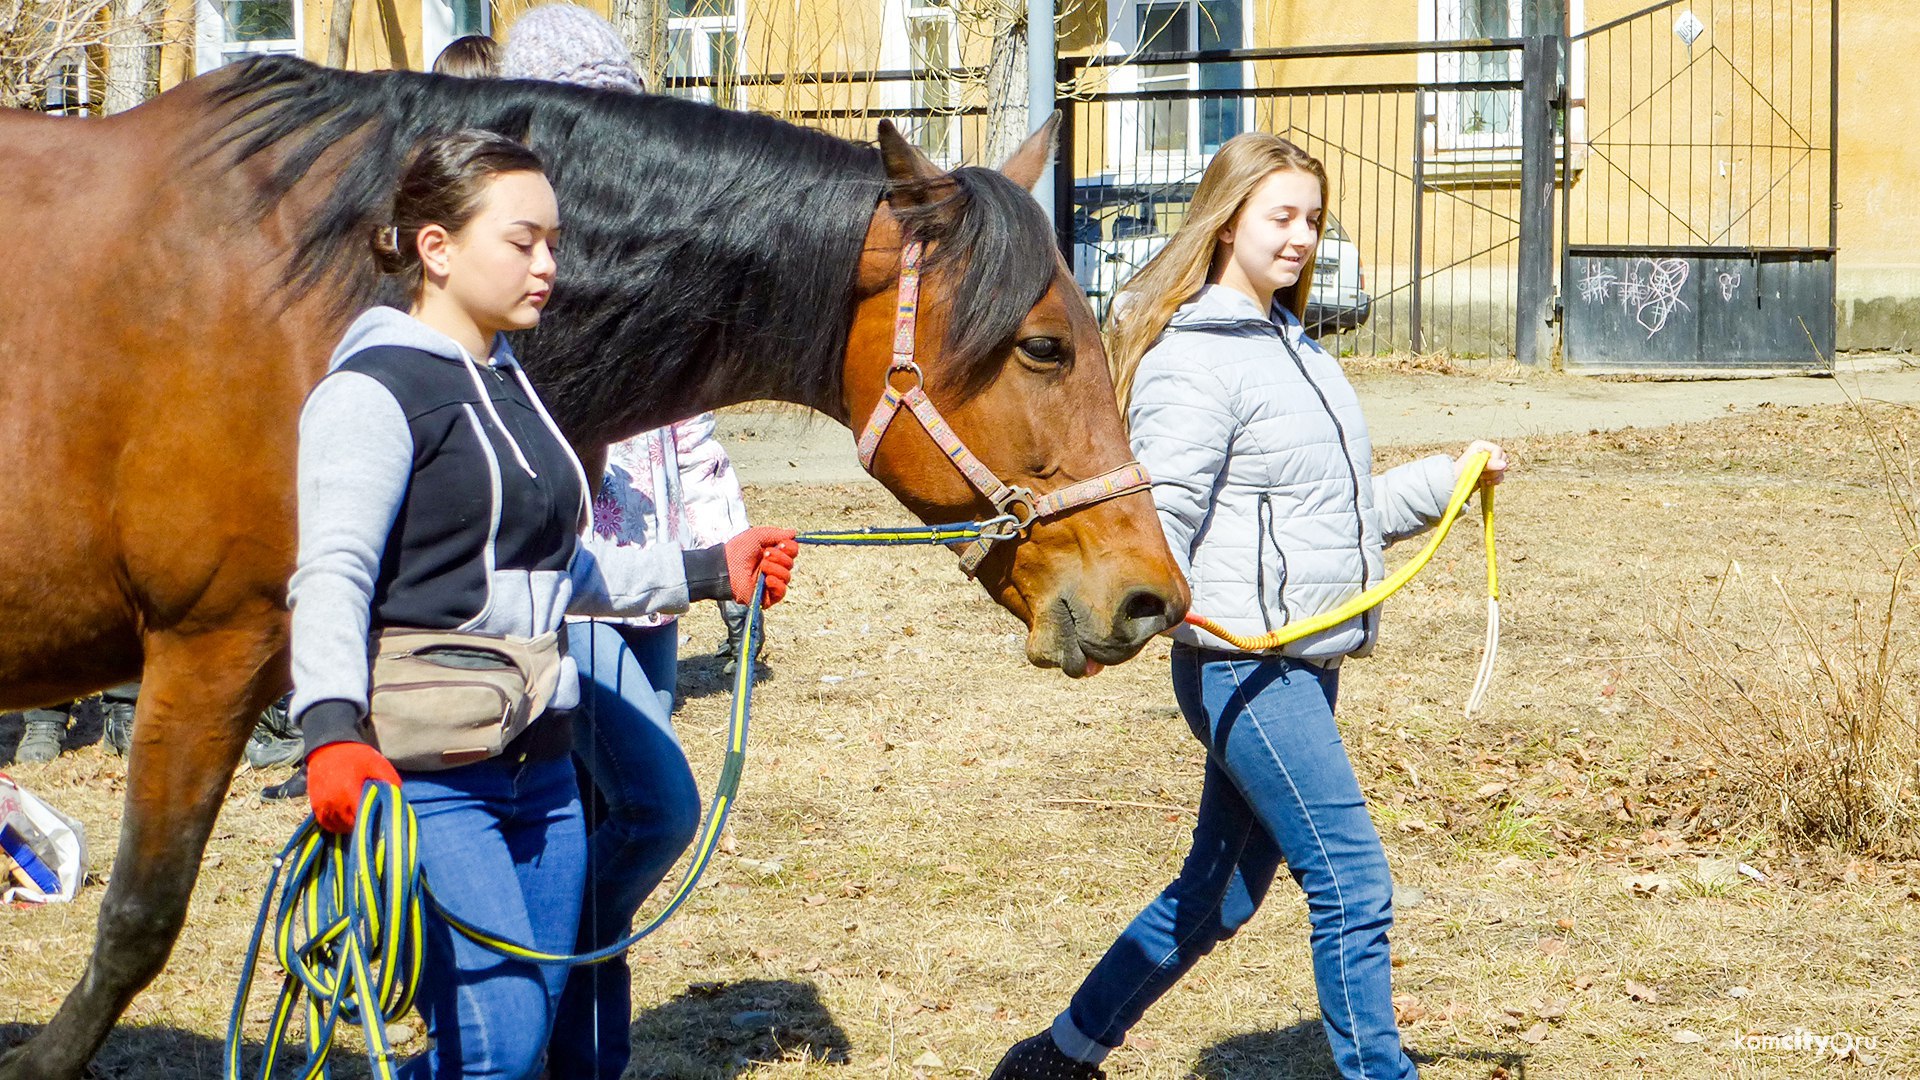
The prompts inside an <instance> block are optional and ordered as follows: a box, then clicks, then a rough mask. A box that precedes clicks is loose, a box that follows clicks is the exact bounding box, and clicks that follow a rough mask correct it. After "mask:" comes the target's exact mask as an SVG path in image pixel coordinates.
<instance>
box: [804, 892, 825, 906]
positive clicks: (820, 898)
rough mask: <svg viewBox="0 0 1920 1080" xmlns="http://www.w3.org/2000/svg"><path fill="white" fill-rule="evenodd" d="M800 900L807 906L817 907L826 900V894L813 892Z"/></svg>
mask: <svg viewBox="0 0 1920 1080" xmlns="http://www.w3.org/2000/svg"><path fill="white" fill-rule="evenodd" d="M800 902H801V903H803V904H805V905H807V906H808V907H819V906H820V905H821V904H824V903H826V902H827V894H826V893H814V894H813V895H812V896H809V897H807V898H806V899H804V900H802V901H800Z"/></svg>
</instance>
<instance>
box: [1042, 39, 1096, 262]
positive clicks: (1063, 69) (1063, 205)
mask: <svg viewBox="0 0 1920 1080" xmlns="http://www.w3.org/2000/svg"><path fill="white" fill-rule="evenodd" d="M1055 75H1056V85H1064V84H1066V83H1068V82H1069V81H1070V80H1071V79H1072V77H1073V68H1072V61H1070V60H1062V61H1060V64H1059V67H1058V68H1057V70H1056V71H1055ZM1093 107H1094V106H1091V105H1089V106H1088V108H1093ZM1054 108H1056V109H1059V110H1060V128H1059V130H1058V131H1057V132H1056V133H1055V134H1056V135H1057V137H1058V141H1056V142H1055V143H1054V144H1053V168H1052V170H1051V177H1050V178H1051V179H1052V181H1053V232H1054V235H1055V236H1056V237H1058V238H1059V242H1060V252H1061V254H1063V255H1065V256H1066V257H1067V266H1068V268H1072V266H1073V244H1074V235H1073V175H1074V165H1075V164H1076V162H1075V161H1074V157H1075V154H1074V127H1075V125H1074V115H1073V114H1074V112H1075V111H1076V110H1077V109H1078V106H1077V105H1075V104H1074V101H1073V99H1072V98H1070V97H1057V98H1055V100H1054ZM1047 179H1049V177H1042V178H1041V182H1042V183H1043V184H1044V183H1045V182H1046V180H1047ZM1089 216H1091V213H1089Z"/></svg>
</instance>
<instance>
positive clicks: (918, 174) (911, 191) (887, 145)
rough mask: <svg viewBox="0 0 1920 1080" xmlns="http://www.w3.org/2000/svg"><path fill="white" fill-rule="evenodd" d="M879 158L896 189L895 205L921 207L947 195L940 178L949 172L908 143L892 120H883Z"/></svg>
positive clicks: (945, 176)
mask: <svg viewBox="0 0 1920 1080" xmlns="http://www.w3.org/2000/svg"><path fill="white" fill-rule="evenodd" d="M880 160H881V161H883V162H885V163H886V166H887V180H888V181H889V182H890V186H891V187H892V189H893V194H892V195H891V196H890V198H891V200H892V201H893V203H894V204H895V205H896V206H900V207H907V206H922V205H925V204H927V203H931V202H935V201H937V200H938V199H940V198H941V197H942V196H944V195H945V194H946V192H945V190H944V188H945V186H946V185H944V184H942V183H940V181H942V180H946V179H947V174H946V173H945V172H944V171H942V170H941V168H940V166H938V165H935V164H934V163H933V162H931V161H929V160H927V155H925V154H923V153H921V152H920V148H919V147H917V146H915V145H913V144H912V143H910V142H908V141H907V140H906V137H905V136H903V135H901V134H900V132H899V130H898V129H896V128H895V127H894V126H893V121H891V120H882V121H880Z"/></svg>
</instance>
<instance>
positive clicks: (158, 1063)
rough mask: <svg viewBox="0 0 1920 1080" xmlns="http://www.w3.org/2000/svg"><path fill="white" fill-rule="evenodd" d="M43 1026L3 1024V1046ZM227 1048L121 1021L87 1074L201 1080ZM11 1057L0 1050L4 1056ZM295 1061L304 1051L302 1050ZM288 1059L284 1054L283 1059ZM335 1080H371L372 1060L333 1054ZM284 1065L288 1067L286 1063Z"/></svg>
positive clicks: (213, 1072) (250, 1058)
mask: <svg viewBox="0 0 1920 1080" xmlns="http://www.w3.org/2000/svg"><path fill="white" fill-rule="evenodd" d="M41 1026H42V1025H39V1024H0V1047H7V1048H10V1047H14V1046H18V1045H19V1044H21V1043H23V1042H25V1041H27V1039H29V1038H31V1037H32V1036H33V1035H34V1034H36V1033H37V1032H39V1030H40V1028H41ZM225 1052H226V1046H225V1044H223V1043H222V1042H220V1041H219V1040H217V1039H210V1038H208V1037H206V1036H205V1035H201V1034H198V1033H196V1032H191V1031H182V1030H180V1029H179V1028H171V1027H137V1026H134V1025H132V1024H126V1023H122V1024H121V1025H120V1026H118V1027H116V1028H114V1029H113V1034H111V1035H108V1036H107V1044H106V1045H105V1046H102V1047H101V1048H100V1052H99V1053H98V1054H95V1055H94V1058H93V1064H91V1065H89V1066H87V1071H86V1072H85V1073H83V1074H82V1075H84V1076H85V1077H86V1080H202V1078H204V1077H217V1076H219V1075H221V1067H222V1065H223V1063H224V1062H223V1056H224V1054H225ZM5 1057H6V1054H5V1051H4V1050H0V1060H4V1058H5ZM293 1058H294V1060H299V1059H301V1058H302V1055H301V1054H300V1053H298V1052H297V1051H296V1052H295V1053H294V1054H293ZM241 1060H242V1062H243V1063H244V1064H245V1071H244V1072H243V1073H242V1075H244V1076H252V1075H253V1073H254V1070H256V1069H258V1068H259V1060H260V1044H259V1043H257V1042H249V1043H247V1044H246V1047H245V1050H244V1055H243V1057H242V1059H241ZM282 1060H283V1061H284V1060H286V1059H285V1058H283V1059H282ZM331 1064H333V1066H334V1070H333V1075H334V1077H335V1080H366V1078H367V1077H369V1076H371V1075H372V1073H371V1071H370V1070H369V1069H368V1067H367V1059H366V1058H364V1057H353V1056H351V1055H346V1054H342V1053H341V1052H339V1051H338V1050H336V1051H335V1052H334V1055H333V1058H332V1061H331ZM283 1068H284V1066H283Z"/></svg>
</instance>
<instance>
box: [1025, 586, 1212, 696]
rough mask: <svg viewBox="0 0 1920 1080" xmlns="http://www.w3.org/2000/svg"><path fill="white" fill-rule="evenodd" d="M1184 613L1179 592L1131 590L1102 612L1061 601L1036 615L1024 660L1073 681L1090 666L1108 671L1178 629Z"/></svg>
mask: <svg viewBox="0 0 1920 1080" xmlns="http://www.w3.org/2000/svg"><path fill="white" fill-rule="evenodd" d="M1186 611H1187V596H1186V590H1184V589H1181V590H1179V592H1178V593H1177V594H1172V595H1170V594H1169V593H1168V592H1166V591H1164V590H1161V589H1157V588H1153V587H1151V586H1135V587H1133V588H1130V589H1128V590H1127V591H1126V592H1125V593H1124V594H1123V595H1122V596H1121V598H1120V600H1119V602H1118V603H1116V604H1114V605H1113V607H1112V608H1111V609H1106V610H1095V609H1093V608H1092V607H1090V606H1088V605H1087V604H1085V603H1084V602H1082V601H1081V600H1080V599H1078V598H1077V597H1074V596H1070V595H1062V596H1060V597H1057V598H1055V600H1054V602H1053V603H1051V604H1048V605H1047V606H1046V607H1044V608H1042V609H1040V611H1038V612H1036V614H1035V618H1034V620H1033V625H1032V627H1031V628H1030V629H1029V630H1028V632H1027V659H1028V660H1029V661H1031V662H1032V663H1033V664H1035V665H1036V666H1038V667H1057V668H1059V669H1060V670H1061V671H1063V672H1065V673H1066V674H1067V675H1069V676H1071V677H1073V678H1076V679H1077V678H1080V677H1081V676H1083V675H1086V674H1087V672H1088V665H1089V662H1092V663H1094V664H1099V665H1102V666H1110V665H1113V664H1119V663H1123V662H1125V661H1127V660H1131V659H1133V657H1134V656H1135V655H1136V654H1137V653H1139V651H1140V650H1141V648H1142V647H1144V646H1145V645H1146V643H1147V642H1149V641H1151V640H1153V637H1154V635H1155V634H1158V633H1160V632H1161V631H1163V630H1166V629H1167V628H1169V627H1171V626H1174V625H1175V624H1177V623H1178V622H1179V621H1180V620H1181V618H1183V617H1184V616H1185V615H1186Z"/></svg>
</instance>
